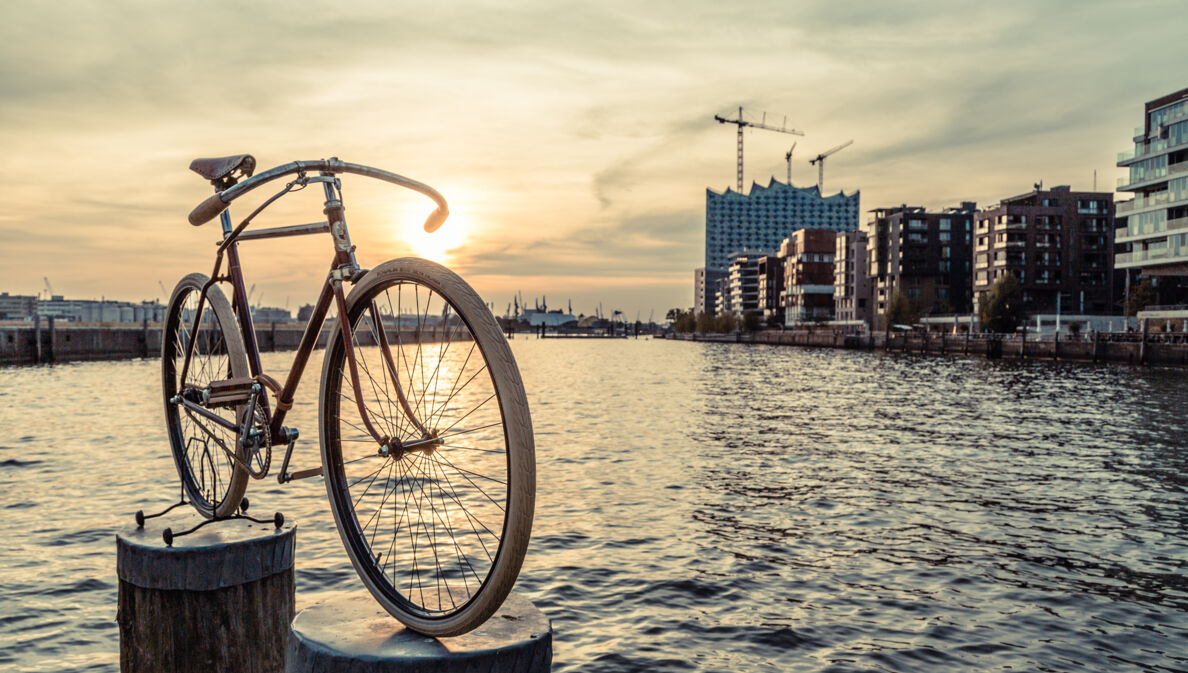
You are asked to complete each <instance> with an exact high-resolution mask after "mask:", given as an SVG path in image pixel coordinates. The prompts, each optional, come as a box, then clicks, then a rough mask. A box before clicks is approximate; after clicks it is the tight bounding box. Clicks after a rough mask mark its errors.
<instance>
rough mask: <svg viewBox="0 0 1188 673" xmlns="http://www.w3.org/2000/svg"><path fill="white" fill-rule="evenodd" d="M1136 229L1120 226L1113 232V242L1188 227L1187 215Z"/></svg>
mask: <svg viewBox="0 0 1188 673" xmlns="http://www.w3.org/2000/svg"><path fill="white" fill-rule="evenodd" d="M1136 228H1137V231H1133V232H1132V231H1131V227H1129V226H1127V227H1122V228H1119V229H1118V230H1117V231H1115V232H1114V242H1116V243H1125V242H1127V241H1134V240H1139V239H1143V238H1150V237H1152V236H1162V235H1166V234H1167V233H1168V232H1170V231H1180V230H1183V229H1188V217H1179V218H1176V219H1174V220H1167V221H1166V222H1160V223H1158V224H1157V225H1155V226H1146V227H1136Z"/></svg>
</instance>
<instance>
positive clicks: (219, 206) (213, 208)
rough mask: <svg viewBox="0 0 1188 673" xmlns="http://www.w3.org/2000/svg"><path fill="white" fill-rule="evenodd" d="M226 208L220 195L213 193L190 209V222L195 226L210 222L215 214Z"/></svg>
mask: <svg viewBox="0 0 1188 673" xmlns="http://www.w3.org/2000/svg"><path fill="white" fill-rule="evenodd" d="M226 209H227V204H226V203H223V199H222V196H221V195H219V194H215V195H214V196H212V197H210V198H209V199H207V200H205V201H203V202H202V203H199V204H198V207H197V208H195V209H194V210H191V211H190V224H192V225H194V226H195V227H197V226H201V225H203V224H206V223H207V222H210V221H211V219H213V218H214V216H215V215H218V214H219V213H221V212H223V211H224V210H226Z"/></svg>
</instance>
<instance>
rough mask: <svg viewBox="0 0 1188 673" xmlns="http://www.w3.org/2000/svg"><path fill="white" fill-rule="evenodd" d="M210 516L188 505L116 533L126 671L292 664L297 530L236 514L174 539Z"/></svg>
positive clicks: (244, 670)
mask: <svg viewBox="0 0 1188 673" xmlns="http://www.w3.org/2000/svg"><path fill="white" fill-rule="evenodd" d="M201 521H202V519H201V518H200V517H199V516H198V514H197V512H195V511H194V510H193V509H191V508H190V507H185V508H184V509H178V510H175V512H174V513H170V514H167V515H165V516H162V517H160V518H156V519H150V520H149V521H148V522H147V523H146V525H145V526H144V527H143V528H138V527H136V526H135V524H132V525H130V526H128V527H127V528H125V529H124V530H122V531H120V532H119V533H118V534H117V535H116V574H117V575H118V576H119V607H118V610H117V614H116V621H117V622H118V623H119V627H120V669H121V670H122V671H123V672H124V673H134V672H140V671H176V672H189V671H194V672H195V673H197V672H199V671H201V672H202V673H210V672H211V671H237V672H241V673H256V672H265V671H267V672H273V671H283V670H284V669H285V648H286V646H287V642H288V637H289V626H290V624H291V622H292V620H293V608H294V602H293V601H294V595H293V591H294V584H293V557H294V551H295V539H296V527H295V526H294V525H293V524H292V523H288V524H285V525H283V526H281V527H280V528H279V529H278V528H277V527H276V526H275V525H273V524H272V523H264V524H261V523H255V522H251V521H248V520H246V519H229V520H226V521H218V522H215V523H212V524H210V525H207V526H205V527H203V528H201V529H199V530H197V531H195V532H193V533H190V534H188V535H184V536H179V537H175V538H174V539H173V544H172V545H166V544H165V542H164V540H163V538H162V531H163V530H164V529H165V528H166V527H169V528H171V529H172V530H173V531H181V530H185V529H188V528H190V527H192V526H194V525H196V524H198V523H200V522H201Z"/></svg>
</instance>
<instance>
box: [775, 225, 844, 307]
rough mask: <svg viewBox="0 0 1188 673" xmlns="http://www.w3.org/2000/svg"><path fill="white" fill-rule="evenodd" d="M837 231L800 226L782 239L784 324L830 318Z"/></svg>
mask: <svg viewBox="0 0 1188 673" xmlns="http://www.w3.org/2000/svg"><path fill="white" fill-rule="evenodd" d="M836 237H837V233H836V232H833V231H825V230H821V229H801V230H799V231H795V232H793V233H792V235H791V236H789V237H788V238H786V239H784V241H783V243H781V244H780V252H779V256H780V257H781V258H782V259H783V260H784V292H783V294H784V324H785V325H788V326H793V325H797V324H800V323H804V322H810V321H813V320H831V319H832V318H833V255H834V249H835V246H836V243H835V239H836Z"/></svg>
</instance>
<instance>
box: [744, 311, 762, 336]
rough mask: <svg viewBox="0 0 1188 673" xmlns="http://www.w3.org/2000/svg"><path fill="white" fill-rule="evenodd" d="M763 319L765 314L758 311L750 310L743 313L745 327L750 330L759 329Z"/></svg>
mask: <svg viewBox="0 0 1188 673" xmlns="http://www.w3.org/2000/svg"><path fill="white" fill-rule="evenodd" d="M762 320H763V315H762V314H760V313H759V312H758V311H753V310H748V311H747V312H745V313H743V328H744V329H746V330H747V331H748V332H754V331H756V330H758V329H759V326H760V324H761V322H762Z"/></svg>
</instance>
